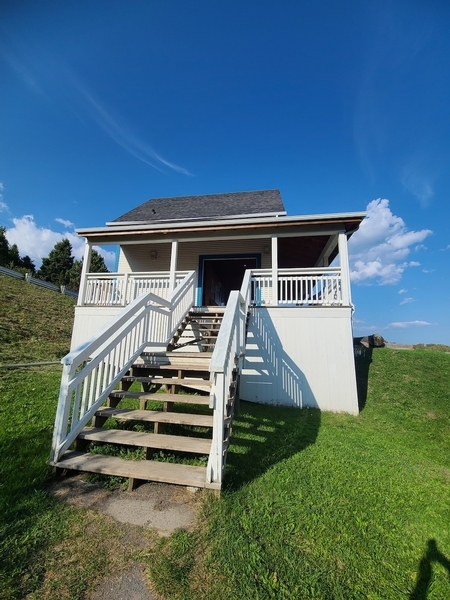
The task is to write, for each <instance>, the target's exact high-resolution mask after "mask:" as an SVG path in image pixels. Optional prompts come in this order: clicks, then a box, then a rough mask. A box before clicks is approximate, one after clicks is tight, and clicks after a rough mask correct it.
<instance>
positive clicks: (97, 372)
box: [50, 271, 195, 464]
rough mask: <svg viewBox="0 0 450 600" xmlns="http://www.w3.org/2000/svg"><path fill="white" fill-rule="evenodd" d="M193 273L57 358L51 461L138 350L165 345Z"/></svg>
mask: <svg viewBox="0 0 450 600" xmlns="http://www.w3.org/2000/svg"><path fill="white" fill-rule="evenodd" d="M194 275H195V274H194V272H193V271H192V272H189V273H188V274H187V275H186V276H185V277H184V279H183V280H182V282H181V283H180V284H179V285H178V286H177V287H176V289H175V290H174V292H173V293H172V294H171V295H170V297H169V298H168V299H165V298H162V297H161V296H157V295H156V294H154V293H153V292H148V293H147V294H143V295H141V296H139V297H137V298H136V299H135V300H134V301H133V302H131V304H129V305H128V306H127V307H126V308H125V309H124V310H123V311H121V313H120V314H119V315H118V316H117V318H116V319H115V320H114V322H113V323H112V324H108V325H106V326H105V327H104V328H103V329H102V330H101V331H100V332H99V333H98V334H97V335H96V336H95V337H93V338H92V339H91V340H90V341H89V342H86V343H84V344H83V345H82V346H80V347H79V348H77V349H76V350H74V351H73V352H71V353H70V354H67V355H66V356H65V357H64V358H63V359H62V360H61V363H62V364H63V373H62V377H61V388H60V393H59V400H58V407H57V411H56V418H55V426H54V431H53V441H52V450H51V455H50V463H51V464H55V463H56V462H57V461H58V459H59V458H60V456H61V455H62V454H63V452H64V451H65V450H67V448H69V446H70V445H71V444H72V443H73V442H74V441H75V439H76V437H77V436H78V434H79V433H80V431H81V430H82V429H83V427H84V426H85V425H86V424H87V423H88V422H89V421H90V420H91V418H92V417H93V416H94V414H95V412H96V411H97V410H98V408H99V407H100V406H101V405H102V404H103V403H104V402H105V400H106V399H107V397H108V396H109V394H110V393H111V392H112V390H113V389H115V387H116V386H117V384H118V383H119V381H120V380H121V379H122V377H123V376H124V375H125V373H126V372H127V371H128V369H129V367H130V366H131V365H132V364H133V362H134V361H135V360H136V358H137V357H138V356H139V355H140V354H141V352H142V351H143V350H144V348H146V347H147V346H150V345H151V346H153V347H155V346H156V347H158V346H160V347H166V346H167V343H168V342H169V341H170V339H171V338H172V336H173V333H174V332H175V331H176V330H177V328H178V326H179V325H180V323H181V321H182V320H183V318H184V315H185V314H186V313H187V312H188V310H189V309H190V308H191V307H192V305H193V304H194V297H195V278H194Z"/></svg>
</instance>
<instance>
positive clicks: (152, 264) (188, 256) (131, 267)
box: [117, 238, 272, 273]
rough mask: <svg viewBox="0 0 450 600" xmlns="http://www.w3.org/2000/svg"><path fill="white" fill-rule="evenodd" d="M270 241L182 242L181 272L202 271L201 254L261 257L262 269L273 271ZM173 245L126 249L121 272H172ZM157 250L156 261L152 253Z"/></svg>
mask: <svg viewBox="0 0 450 600" xmlns="http://www.w3.org/2000/svg"><path fill="white" fill-rule="evenodd" d="M270 244H271V241H270V238H266V239H262V238H256V239H246V240H226V241H224V240H218V241H215V240H209V241H207V242H180V243H179V245H178V263H177V270H178V271H198V257H199V255H217V254H220V255H227V254H228V255H229V254H232V255H234V254H261V268H262V269H269V268H270V267H271V266H272V265H271V255H270V252H269V253H265V252H264V249H265V248H266V249H270ZM171 249H172V245H171V243H167V242H166V243H161V244H152V243H149V244H142V245H130V246H122V247H121V249H120V254H119V263H118V268H117V272H118V273H130V272H145V271H151V272H153V271H168V270H169V269H170V253H171ZM152 250H156V252H157V258H156V259H154V260H152V259H151V258H150V252H151V251H152Z"/></svg>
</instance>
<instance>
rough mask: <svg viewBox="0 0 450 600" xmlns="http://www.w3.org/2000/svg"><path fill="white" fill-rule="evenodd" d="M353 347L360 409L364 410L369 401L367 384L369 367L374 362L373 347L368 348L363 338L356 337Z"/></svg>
mask: <svg viewBox="0 0 450 600" xmlns="http://www.w3.org/2000/svg"><path fill="white" fill-rule="evenodd" d="M353 347H354V352H355V371H356V387H357V390H358V408H359V410H360V411H362V410H363V408H364V407H365V405H366V402H367V386H368V382H369V369H370V365H371V363H372V353H373V348H371V347H369V348H367V347H366V346H364V345H363V344H361V338H355V339H354V343H353Z"/></svg>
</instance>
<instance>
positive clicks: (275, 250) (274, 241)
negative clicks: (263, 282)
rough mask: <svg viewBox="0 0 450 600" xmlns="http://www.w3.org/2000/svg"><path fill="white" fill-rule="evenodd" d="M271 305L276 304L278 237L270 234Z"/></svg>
mask: <svg viewBox="0 0 450 600" xmlns="http://www.w3.org/2000/svg"><path fill="white" fill-rule="evenodd" d="M272 305H273V306H278V238H277V236H276V235H273V236H272Z"/></svg>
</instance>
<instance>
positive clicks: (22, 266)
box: [0, 227, 36, 273]
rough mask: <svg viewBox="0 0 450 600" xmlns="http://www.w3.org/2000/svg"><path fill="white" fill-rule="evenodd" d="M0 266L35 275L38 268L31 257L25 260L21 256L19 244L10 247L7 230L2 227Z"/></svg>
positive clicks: (0, 233)
mask: <svg viewBox="0 0 450 600" xmlns="http://www.w3.org/2000/svg"><path fill="white" fill-rule="evenodd" d="M0 265H1V266H2V267H7V268H8V269H14V270H16V271H20V272H22V273H23V272H27V271H30V272H31V273H34V272H35V270H36V267H35V266H34V263H33V261H32V260H31V258H30V257H29V256H24V257H23V258H22V257H21V256H20V254H19V248H18V247H17V244H13V245H12V246H10V245H9V242H8V240H7V239H6V228H5V227H0Z"/></svg>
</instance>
